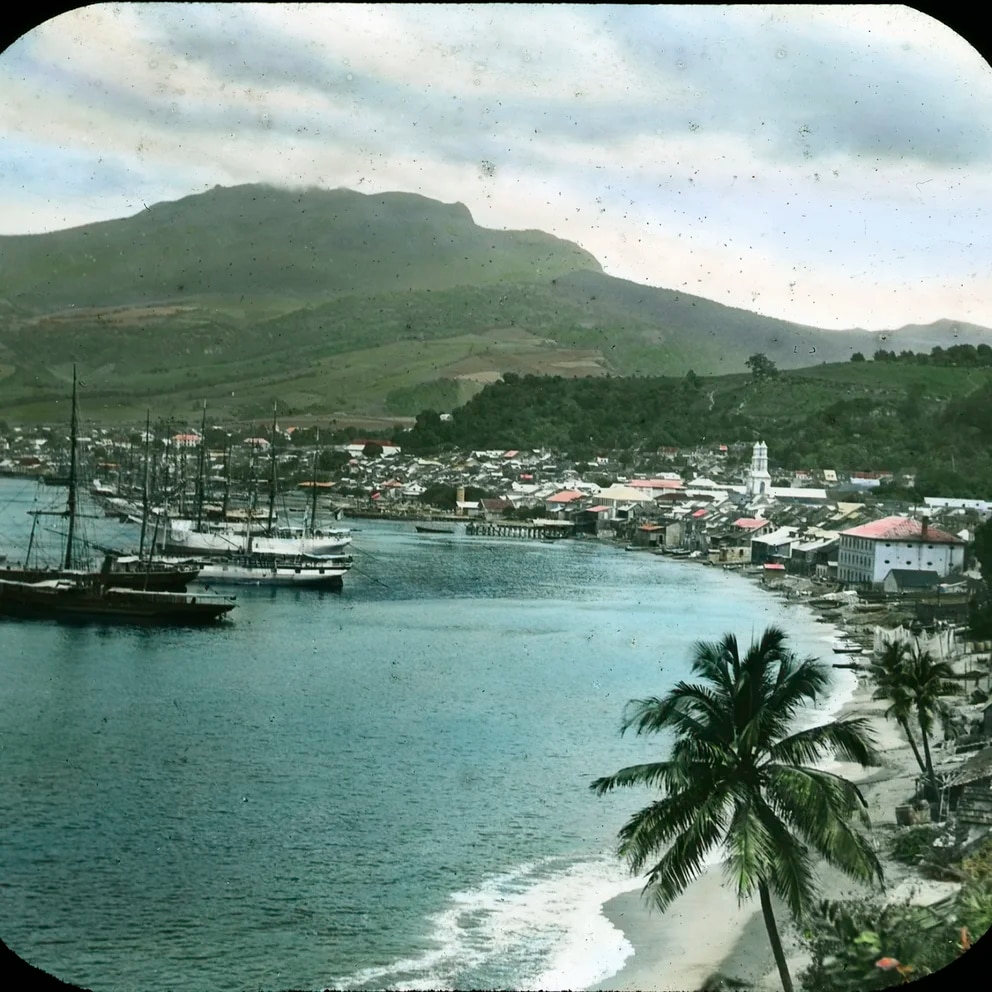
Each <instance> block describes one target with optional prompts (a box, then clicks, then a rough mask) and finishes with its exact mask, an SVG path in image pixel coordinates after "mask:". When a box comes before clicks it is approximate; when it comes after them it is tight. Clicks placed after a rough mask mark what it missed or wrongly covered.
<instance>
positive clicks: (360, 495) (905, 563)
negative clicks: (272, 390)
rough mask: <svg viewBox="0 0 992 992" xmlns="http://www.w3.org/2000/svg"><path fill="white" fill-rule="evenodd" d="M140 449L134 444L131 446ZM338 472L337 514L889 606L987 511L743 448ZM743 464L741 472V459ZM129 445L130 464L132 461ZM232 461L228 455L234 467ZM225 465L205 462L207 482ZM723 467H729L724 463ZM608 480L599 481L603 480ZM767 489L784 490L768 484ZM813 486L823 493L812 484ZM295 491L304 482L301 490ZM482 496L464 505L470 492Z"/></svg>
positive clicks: (96, 435) (44, 457)
mask: <svg viewBox="0 0 992 992" xmlns="http://www.w3.org/2000/svg"><path fill="white" fill-rule="evenodd" d="M63 433H64V431H58V430H56V431H29V430H24V429H21V428H13V429H12V430H10V431H9V432H8V433H7V435H6V436H5V437H4V436H0V473H3V474H8V475H9V474H20V475H26V474H27V475H30V474H36V475H43V474H44V473H45V472H46V471H53V469H54V467H55V463H56V462H57V461H58V459H61V460H64V458H65V450H64V449H65V438H64V437H62V434H63ZM91 433H92V436H91V437H88V438H85V439H81V442H82V443H83V444H84V446H85V447H86V449H87V450H89V451H91V452H99V453H101V455H102V457H103V458H105V459H112V460H111V461H107V462H103V463H101V462H97V465H98V466H100V465H107V466H108V467H113V466H114V465H119V464H120V463H121V462H122V461H123V460H124V458H123V452H124V448H125V447H126V444H125V442H123V441H122V440H121V439H120V438H117V439H116V440H115V438H114V436H113V435H112V433H111V432H109V431H105V430H94V431H93V432H91ZM280 434H281V443H280V445H279V447H278V451H279V455H278V460H279V462H280V478H281V479H284V480H288V479H290V478H292V477H293V475H294V473H295V476H296V477H297V478H301V477H304V478H309V476H310V471H311V467H312V464H313V461H312V459H313V456H312V452H311V451H310V450H309V449H308V448H306V447H304V446H298V445H294V444H293V443H292V440H293V429H292V428H288V429H283V430H281V431H280ZM141 440H143V438H142V439H141ZM152 440H153V441H154V442H155V443H157V444H160V445H165V444H166V442H167V443H168V445H167V446H168V447H169V448H170V449H171V450H172V451H173V452H178V453H182V452H186V451H191V449H195V448H197V447H198V446H199V445H200V444H201V443H202V439H201V437H200V435H199V434H198V433H197V432H195V431H189V432H186V433H182V434H176V435H175V436H173V437H170V438H167V439H166V438H161V437H160V438H158V439H157V440H156V439H152ZM231 441H232V443H233V445H234V447H235V449H239V450H241V451H242V453H244V452H246V451H248V452H250V451H251V450H253V449H254V450H256V451H257V450H258V449H268V448H269V444H270V441H269V439H267V438H265V437H245V438H232V439H231ZM335 447H336V449H337V451H338V452H340V453H341V455H346V456H347V459H346V460H344V459H341V458H340V456H339V460H341V461H342V462H343V464H342V465H341V467H340V469H339V470H338V471H337V472H336V473H335V475H336V477H335V479H334V481H333V482H330V481H326V480H325V481H323V482H321V483H320V485H321V487H322V490H323V491H324V492H325V493H327V494H328V495H329V496H330V501H331V502H333V503H334V504H335V506H337V507H346V508H351V509H364V510H370V509H374V510H375V511H376V512H381V513H384V514H385V513H389V514H393V515H403V514H406V515H410V516H414V515H417V514H418V513H420V514H423V513H425V511H426V510H427V508H426V507H425V505H424V503H423V500H422V498H423V496H424V494H425V493H427V492H428V491H429V490H430V489H431V487H432V486H437V485H443V486H447V487H451V488H454V489H455V490H456V492H457V498H456V502H455V507H454V514H455V515H457V516H459V517H464V518H466V519H470V520H483V521H496V520H500V519H503V518H505V517H507V516H514V517H518V518H519V516H520V515H521V511H526V512H527V513H528V514H529V515H530V516H532V517H537V518H540V519H542V520H544V521H546V522H547V521H553V522H555V523H557V524H568V525H569V526H570V527H571V529H572V531H573V532H574V533H576V534H584V535H589V536H596V537H600V538H607V539H610V538H612V539H617V540H622V541H623V542H624V543H626V544H629V545H631V546H634V547H644V548H650V549H653V550H657V551H674V552H677V553H683V554H691V555H693V556H695V557H701V558H704V559H705V560H708V561H711V562H714V563H720V564H724V565H727V566H735V565H746V566H752V567H761V568H762V569H763V570H764V571H765V572H766V574H767V576H768V577H769V578H773V577H774V575H775V574H776V573H782V574H785V573H794V574H799V575H805V576H810V577H816V578H820V579H826V580H832V581H836V582H839V583H843V584H847V585H852V586H859V587H869V586H871V587H875V588H878V589H883V590H885V591H887V592H891V593H905V592H911V591H919V590H926V589H933V588H937V587H940V586H941V585H943V584H946V583H947V582H948V580H950V579H961V577H962V575H963V573H964V571H965V569H966V565H967V562H966V548H967V545H968V543H969V541H970V538H971V531H970V529H969V528H971V527H973V526H974V525H975V523H976V522H977V521H979V520H982V519H985V518H987V517H988V516H989V514H990V512H992V502H987V501H983V500H968V499H961V500H954V499H938V498H928V499H927V500H926V501H925V504H924V505H923V506H919V507H908V506H888V507H883V506H881V505H879V504H878V502H877V501H876V500H872V499H868V500H865V499H864V497H863V496H862V497H861V498H860V499H857V498H853V497H855V495H856V494H858V493H862V494H863V493H865V492H868V493H870V492H871V491H872V490H874V489H876V488H877V487H878V486H879V484H880V483H881V481H882V480H883V479H884V477H885V474H884V473H881V472H874V473H869V472H855V473H851V474H850V475H849V476H848V477H846V478H843V479H841V478H839V477H838V474H837V473H836V472H831V471H824V472H821V473H818V478H817V479H815V480H814V479H813V478H812V475H811V473H808V472H797V473H795V474H793V475H792V476H790V477H789V479H788V481H789V483H790V484H789V485H776V484H774V481H773V478H772V475H771V473H770V472H769V466H768V448H767V446H766V445H765V444H764V443H763V442H758V443H756V444H754V445H753V446H752V448H751V459H750V465H749V467H748V468H747V470H746V471H745V472H743V473H741V472H740V471H739V470H738V471H737V472H735V470H734V469H733V468H731V467H729V466H728V448H727V446H726V445H721V446H719V447H718V448H701V449H698V450H693V451H684V452H678V453H677V454H678V456H679V460H678V461H676V460H675V459H674V457H673V456H674V455H675V454H676V452H670V453H666V452H661V453H660V455H661V456H667V457H663V462H662V463H666V462H667V465H668V467H672V468H674V467H678V468H679V470H680V471H678V472H675V471H668V472H662V471H659V472H655V473H654V474H652V476H651V477H649V478H638V477H627V476H624V475H622V474H620V473H621V471H622V468H621V466H618V465H616V464H614V463H612V462H611V461H610V460H609V459H608V458H605V457H601V458H598V459H596V461H595V462H594V463H592V464H589V465H583V466H581V470H580V469H579V468H578V467H576V466H574V465H571V464H570V463H568V462H567V461H565V460H563V459H562V458H561V457H560V456H558V455H556V454H555V453H553V452H548V451H513V450H511V451H502V450H496V451H472V452H462V453H457V454H446V455H443V456H439V457H437V458H423V457H417V456H412V455H408V454H404V453H403V451H402V448H401V447H400V445H398V444H395V443H393V442H392V441H390V440H383V439H379V438H374V439H369V438H356V439H353V440H351V441H349V442H347V443H346V444H340V445H337V446H335ZM732 447H734V448H738V449H740V448H743V451H744V454H743V455H742V461H744V463H746V446H743V445H738V446H732ZM133 448H134V445H133V436H132V443H131V449H132V451H131V458H132V461H133V459H134V452H133ZM235 457H237V455H236V454H235ZM224 459H225V452H223V451H216V452H214V451H211V452H210V458H209V459H208V465H212V466H213V468H212V469H211V471H212V472H213V474H214V477H215V478H216V473H217V469H218V463H219V462H222V461H223V460H224ZM731 464H733V461H732V460H731ZM611 479H612V480H613V481H612V482H609V481H608V480H611ZM779 481H780V482H781V481H783V480H782V479H781V477H780V479H779ZM814 481H816V482H820V483H822V488H818V487H817V486H815V485H812V484H811V483H813V482H814ZM303 484H304V485H305V484H307V483H303ZM473 488H474V489H476V490H481V491H483V492H486V493H489V494H491V495H490V496H488V497H484V498H481V499H475V500H472V499H466V498H465V493H466V491H468V490H471V489H473Z"/></svg>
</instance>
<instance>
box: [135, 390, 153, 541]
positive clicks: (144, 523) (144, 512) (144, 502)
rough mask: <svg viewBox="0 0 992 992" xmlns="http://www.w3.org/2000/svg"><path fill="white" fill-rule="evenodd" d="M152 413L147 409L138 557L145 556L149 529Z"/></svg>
mask: <svg viewBox="0 0 992 992" xmlns="http://www.w3.org/2000/svg"><path fill="white" fill-rule="evenodd" d="M151 425H152V413H151V410H147V411H145V481H144V483H143V485H142V489H141V540H140V541H139V542H138V557H139V558H144V556H145V531H146V530H147V529H148V439H149V437H150V436H151Z"/></svg>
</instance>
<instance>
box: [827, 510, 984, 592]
mask: <svg viewBox="0 0 992 992" xmlns="http://www.w3.org/2000/svg"><path fill="white" fill-rule="evenodd" d="M964 552H965V542H964V541H963V540H962V539H961V538H960V537H956V536H955V535H954V534H948V533H947V531H943V530H940V529H939V528H937V527H931V526H930V522H929V520H927V518H926V517H924V518H923V519H922V520H914V519H913V518H912V517H883V518H882V519H881V520H873V521H872V522H871V523H867V524H862V525H861V526H860V527H852V528H851V529H850V530H845V531H841V535H840V543H839V544H838V548H837V578H838V579H839V580H840V581H841V582H849V583H851V584H854V585H867V584H871V585H880V584H881V583H883V582H884V581H885V577H886V576H887V575H888V574H889V572H890V571H892V570H893V569H900V570H906V569H909V570H912V571H919V572H924V571H935V572H937V574H938V575H940V576H941V577H943V576H946V575H948V574H949V573H950V572H952V571H956V570H959V569H963V568H964Z"/></svg>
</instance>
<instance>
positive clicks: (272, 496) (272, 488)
mask: <svg viewBox="0 0 992 992" xmlns="http://www.w3.org/2000/svg"><path fill="white" fill-rule="evenodd" d="M269 447H270V448H271V449H272V479H271V480H270V482H269V524H268V530H269V533H270V534H271V533H272V522H273V521H274V520H275V515H276V403H275V400H273V401H272V440H271V442H270V443H269Z"/></svg>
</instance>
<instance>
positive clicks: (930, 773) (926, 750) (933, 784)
mask: <svg viewBox="0 0 992 992" xmlns="http://www.w3.org/2000/svg"><path fill="white" fill-rule="evenodd" d="M920 736H921V737H922V738H923V754H924V755H925V756H926V760H927V779H928V780H929V782H930V788H931V789H933V798H934V800H935V801H936V802H940V789H939V788H938V787H937V773H936V772H935V771H934V770H933V759H932V758H931V757H930V741H929V739H928V736H927V732H926V731H925V730H924V729H923V726H922V724H921V725H920Z"/></svg>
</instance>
